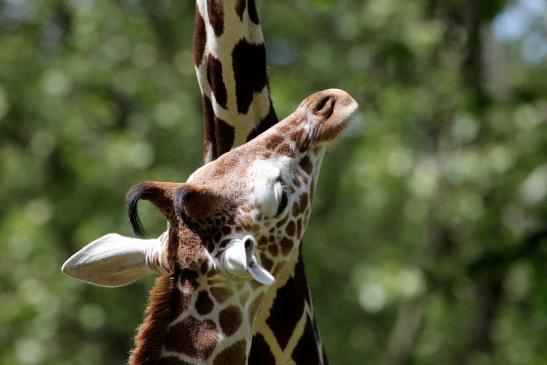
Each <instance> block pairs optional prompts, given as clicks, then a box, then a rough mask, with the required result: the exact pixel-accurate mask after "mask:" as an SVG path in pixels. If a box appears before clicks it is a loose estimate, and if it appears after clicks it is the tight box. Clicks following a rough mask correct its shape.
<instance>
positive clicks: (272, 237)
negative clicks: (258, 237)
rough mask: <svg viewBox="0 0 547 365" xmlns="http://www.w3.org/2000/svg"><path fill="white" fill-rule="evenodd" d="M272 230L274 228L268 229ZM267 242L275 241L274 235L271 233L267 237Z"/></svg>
mask: <svg viewBox="0 0 547 365" xmlns="http://www.w3.org/2000/svg"><path fill="white" fill-rule="evenodd" d="M274 230H275V228H272V229H271V230H270V231H271V232H273V231H274ZM268 242H270V243H273V242H275V236H274V235H271V236H270V237H268Z"/></svg>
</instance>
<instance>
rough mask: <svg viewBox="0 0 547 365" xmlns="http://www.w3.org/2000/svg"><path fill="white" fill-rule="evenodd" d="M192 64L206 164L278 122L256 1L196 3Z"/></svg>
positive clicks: (239, 0)
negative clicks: (200, 111)
mask: <svg viewBox="0 0 547 365" xmlns="http://www.w3.org/2000/svg"><path fill="white" fill-rule="evenodd" d="M195 22H196V23H195V30H194V62H195V68H196V74H197V78H198V83H199V87H200V89H201V94H202V99H203V100H202V103H203V127H204V159H205V162H209V161H211V160H213V159H215V158H217V157H218V156H220V155H222V154H223V153H225V152H227V151H229V150H230V149H231V148H233V147H236V146H239V145H241V144H243V143H245V142H246V141H248V140H250V139H252V138H254V137H255V136H257V135H258V134H260V133H262V132H263V131H265V130H267V129H268V128H269V127H271V126H272V125H274V124H275V123H277V122H278V119H277V116H276V114H275V111H274V109H273V106H272V102H271V99H270V90H269V85H268V78H267V73H266V48H265V45H264V37H263V35H262V29H261V28H260V23H259V19H258V15H257V12H256V6H255V1H254V0H225V1H222V0H196V12H195Z"/></svg>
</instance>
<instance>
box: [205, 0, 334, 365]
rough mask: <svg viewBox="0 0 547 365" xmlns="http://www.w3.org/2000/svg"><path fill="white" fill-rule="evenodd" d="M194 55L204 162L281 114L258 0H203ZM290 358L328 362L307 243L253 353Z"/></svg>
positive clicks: (252, 357)
mask: <svg viewBox="0 0 547 365" xmlns="http://www.w3.org/2000/svg"><path fill="white" fill-rule="evenodd" d="M194 62H195V67H196V74H197V78H198V83H199V86H200V90H201V93H202V99H203V101H202V103H203V128H204V160H205V162H209V161H211V160H214V159H216V158H218V157H219V156H220V155H222V154H223V153H225V152H227V151H229V150H231V149H232V148H235V147H237V146H239V145H241V144H243V143H245V142H246V141H249V140H251V139H253V138H254V137H256V136H257V135H259V134H260V133H262V132H264V131H265V130H267V129H268V128H270V127H271V126H273V125H274V124H276V123H277V122H278V121H279V119H278V118H277V115H276V113H275V110H274V108H273V105H272V102H271V98H270V89H269V85H268V77H267V70H266V49H265V46H264V37H263V35H262V29H261V27H260V22H259V18H258V14H257V11H256V4H255V0H224V1H223V0H196V14H195V30H194ZM286 311H288V312H289V313H290V314H291V315H290V320H286V318H285V316H284V313H285V312H286ZM307 353H310V354H311V355H310V356H311V357H310V358H308V357H307V356H308V355H307ZM291 358H292V360H293V361H294V362H295V363H296V364H304V363H306V364H326V363H327V361H326V358H325V355H324V351H323V346H322V344H321V341H320V339H319V335H318V332H317V330H316V328H315V319H314V315H313V307H312V303H311V297H310V294H309V290H308V285H307V279H306V273H305V271H304V264H303V256H302V253H301V251H300V250H299V251H298V252H297V253H295V254H294V258H293V261H292V264H289V265H287V270H286V273H285V274H284V278H283V279H282V280H277V282H276V284H275V286H274V287H273V288H271V289H270V290H268V292H267V295H266V297H265V299H264V301H263V303H262V305H261V308H260V311H259V315H258V317H257V319H256V321H255V324H254V328H253V338H252V344H251V350H250V354H249V359H248V361H249V364H264V365H268V364H276V363H285V362H286V361H287V360H288V359H291ZM308 359H311V361H309V360H308ZM289 362H290V361H289Z"/></svg>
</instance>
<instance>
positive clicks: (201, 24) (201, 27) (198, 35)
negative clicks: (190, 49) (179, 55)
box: [194, 5, 207, 66]
mask: <svg viewBox="0 0 547 365" xmlns="http://www.w3.org/2000/svg"><path fill="white" fill-rule="evenodd" d="M195 18H196V20H195V22H196V24H195V27H194V63H195V64H196V66H199V64H200V63H201V59H202V58H203V52H204V51H205V43H206V40H207V34H206V32H205V21H204V20H203V17H202V16H201V14H200V13H199V9H198V7H197V5H196V14H195Z"/></svg>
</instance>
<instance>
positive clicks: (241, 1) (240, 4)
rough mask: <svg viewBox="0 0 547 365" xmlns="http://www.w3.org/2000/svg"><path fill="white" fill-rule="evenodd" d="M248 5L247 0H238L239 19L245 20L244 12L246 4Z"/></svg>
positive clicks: (237, 11)
mask: <svg viewBox="0 0 547 365" xmlns="http://www.w3.org/2000/svg"><path fill="white" fill-rule="evenodd" d="M246 5H247V1H246V0H236V13H237V15H239V19H240V20H243V12H244V11H245V6H246Z"/></svg>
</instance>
